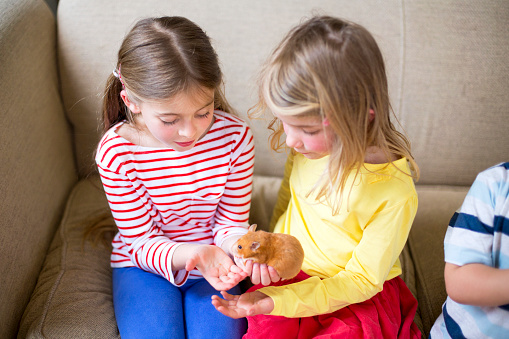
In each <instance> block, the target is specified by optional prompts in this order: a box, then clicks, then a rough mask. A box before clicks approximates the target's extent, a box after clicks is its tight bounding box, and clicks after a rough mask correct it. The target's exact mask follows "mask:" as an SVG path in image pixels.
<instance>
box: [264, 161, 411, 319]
mask: <svg viewBox="0 0 509 339" xmlns="http://www.w3.org/2000/svg"><path fill="white" fill-rule="evenodd" d="M327 162H328V157H324V158H321V159H318V160H309V159H306V158H305V157H303V156H302V155H300V154H296V155H295V156H292V155H290V156H289V159H288V161H287V165H286V169H285V179H284V180H283V184H282V187H281V190H280V194H279V198H278V205H277V206H276V208H275V216H276V217H278V216H279V215H280V216H279V218H278V221H277V224H276V226H275V229H274V232H277V233H286V234H291V235H293V236H295V237H296V238H297V239H299V241H300V242H301V244H302V247H303V248H304V253H305V258H304V263H303V265H302V270H303V271H304V272H306V273H307V274H309V275H310V276H312V277H311V278H309V279H307V280H305V281H302V282H299V283H295V284H291V285H286V286H280V287H264V288H262V289H260V290H259V291H260V292H263V293H265V294H267V295H268V296H270V297H271V298H272V299H273V301H274V310H273V311H272V312H271V313H270V314H271V315H282V316H286V317H307V316H313V315H317V314H324V313H330V312H334V311H336V310H338V309H340V308H342V307H345V306H348V305H350V304H354V303H359V302H362V301H365V300H367V299H369V298H371V297H373V296H374V295H375V294H377V293H378V292H380V291H381V290H382V287H383V284H384V282H385V281H387V280H390V279H392V278H394V277H396V276H398V275H400V274H401V265H400V262H399V255H400V253H401V251H402V249H403V246H404V245H405V242H406V240H407V237H408V233H409V232H410V227H411V225H412V222H413V219H414V217H415V213H416V212H417V193H416V191H415V186H414V183H413V180H412V178H411V177H410V176H409V175H407V174H410V169H409V166H408V163H407V160H406V158H402V159H399V160H397V161H395V162H394V163H393V165H391V164H376V165H375V164H364V166H365V168H362V169H361V171H360V173H359V174H358V175H357V177H356V178H355V183H354V185H353V187H352V186H351V185H352V182H353V180H354V177H355V173H351V174H350V176H349V178H348V181H347V183H346V186H345V191H344V192H345V198H344V199H343V203H342V204H341V207H340V210H339V213H337V214H335V215H333V213H332V208H331V206H329V204H327V203H326V201H325V199H322V201H320V202H317V201H316V200H315V197H316V194H315V193H313V194H311V195H309V196H308V197H306V195H307V193H308V192H310V190H311V189H312V188H313V187H314V185H315V183H316V182H317V180H319V178H320V176H321V175H322V173H323V170H324V168H325V166H327ZM395 166H396V167H398V168H395ZM398 169H399V170H398ZM373 172H374V173H373ZM350 187H352V189H351V191H350ZM283 206H286V210H285V211H284V213H283V214H281V211H282V210H283V209H284V207H283Z"/></svg>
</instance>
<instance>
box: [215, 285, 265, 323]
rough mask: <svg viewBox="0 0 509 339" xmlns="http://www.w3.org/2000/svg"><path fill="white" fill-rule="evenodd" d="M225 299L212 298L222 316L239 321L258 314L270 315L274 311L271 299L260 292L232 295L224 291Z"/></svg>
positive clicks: (222, 293)
mask: <svg viewBox="0 0 509 339" xmlns="http://www.w3.org/2000/svg"><path fill="white" fill-rule="evenodd" d="M221 295H222V296H223V298H224V299H222V298H220V297H219V296H217V295H213V296H212V305H214V307H215V308H216V310H218V311H219V312H221V313H222V314H224V315H226V316H228V317H230V318H234V319H238V318H244V317H250V316H254V315H257V314H269V313H270V312H272V310H273V309H274V301H273V300H272V298H271V297H269V296H267V295H266V294H263V293H262V292H259V291H254V292H249V293H244V294H241V295H232V294H229V293H227V292H224V291H222V292H221Z"/></svg>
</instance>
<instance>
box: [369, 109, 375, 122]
mask: <svg viewBox="0 0 509 339" xmlns="http://www.w3.org/2000/svg"><path fill="white" fill-rule="evenodd" d="M373 119H375V111H374V110H373V109H370V110H369V121H370V122H371V121H373Z"/></svg>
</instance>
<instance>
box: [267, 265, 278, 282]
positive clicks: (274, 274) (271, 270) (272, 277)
mask: <svg viewBox="0 0 509 339" xmlns="http://www.w3.org/2000/svg"><path fill="white" fill-rule="evenodd" d="M269 275H270V281H272V282H278V281H279V280H281V277H280V276H279V274H278V273H277V271H276V269H275V268H274V267H272V266H269Z"/></svg>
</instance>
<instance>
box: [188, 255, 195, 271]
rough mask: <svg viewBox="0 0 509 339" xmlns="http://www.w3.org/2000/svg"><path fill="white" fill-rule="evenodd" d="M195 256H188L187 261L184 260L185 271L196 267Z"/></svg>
mask: <svg viewBox="0 0 509 339" xmlns="http://www.w3.org/2000/svg"><path fill="white" fill-rule="evenodd" d="M197 261H198V260H197V258H196V257H191V258H189V259H188V260H187V261H186V267H185V269H186V271H192V270H194V268H195V267H196V263H197Z"/></svg>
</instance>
